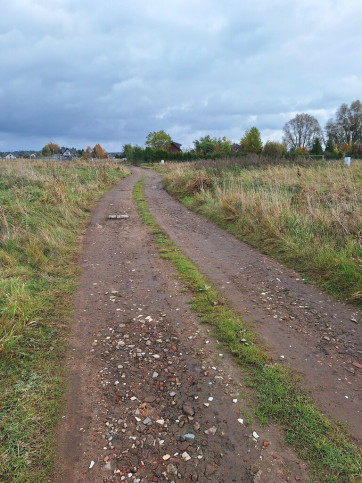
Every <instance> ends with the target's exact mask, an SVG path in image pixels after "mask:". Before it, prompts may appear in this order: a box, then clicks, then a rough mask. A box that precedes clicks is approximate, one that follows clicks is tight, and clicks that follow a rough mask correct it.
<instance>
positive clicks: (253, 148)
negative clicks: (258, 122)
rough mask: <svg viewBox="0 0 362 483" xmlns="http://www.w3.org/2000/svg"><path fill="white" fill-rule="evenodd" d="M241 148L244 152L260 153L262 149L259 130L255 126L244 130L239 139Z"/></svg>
mask: <svg viewBox="0 0 362 483" xmlns="http://www.w3.org/2000/svg"><path fill="white" fill-rule="evenodd" d="M240 145H241V150H242V151H244V153H255V154H260V153H261V151H262V149H263V143H262V142H261V137H260V132H259V129H257V128H256V127H255V126H254V127H252V128H251V129H249V130H247V131H245V134H244V137H243V138H241V141H240Z"/></svg>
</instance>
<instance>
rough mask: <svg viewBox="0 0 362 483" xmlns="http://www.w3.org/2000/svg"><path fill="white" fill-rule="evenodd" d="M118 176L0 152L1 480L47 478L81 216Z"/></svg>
mask: <svg viewBox="0 0 362 483" xmlns="http://www.w3.org/2000/svg"><path fill="white" fill-rule="evenodd" d="M125 175H126V172H125V170H124V169H123V167H121V166H120V165H118V164H115V163H105V162H101V161H96V162H93V163H88V164H86V163H73V162H71V163H70V162H61V163H60V162H53V161H50V162H41V161H40V162H33V161H31V162H29V161H25V160H19V161H6V162H1V161H0V394H1V397H0V481H34V482H35V481H36V482H39V481H48V479H47V472H48V471H49V467H50V465H51V461H52V457H53V452H52V435H53V430H54V424H55V422H56V419H57V414H58V410H59V406H60V404H61V397H62V389H63V374H62V367H63V362H62V358H63V348H62V346H63V343H62V338H63V336H64V334H65V327H67V326H68V324H69V320H70V318H71V306H72V303H71V302H72V294H73V292H74V289H75V286H76V280H77V269H76V256H77V254H78V253H79V252H80V249H81V246H82V245H81V235H82V230H83V227H84V221H85V220H86V219H87V217H88V216H89V211H90V209H91V206H92V203H93V202H94V200H95V199H96V198H98V197H99V196H100V195H101V193H103V192H104V191H105V190H106V189H107V187H109V186H110V185H111V184H114V183H115V182H117V181H118V180H119V179H120V178H121V177H123V176H125Z"/></svg>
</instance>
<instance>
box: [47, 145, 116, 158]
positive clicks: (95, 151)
mask: <svg viewBox="0 0 362 483" xmlns="http://www.w3.org/2000/svg"><path fill="white" fill-rule="evenodd" d="M66 149H67V148H65V147H64V146H63V147H60V146H59V145H58V144H56V143H53V142H50V143H48V144H46V145H45V146H43V148H42V150H41V151H40V152H39V153H38V156H39V157H51V156H53V155H54V154H56V155H57V154H59V155H61V154H62V153H64V151H66ZM72 151H75V153H74V155H76V156H77V157H78V158H81V159H92V158H97V159H105V158H108V155H107V153H106V152H105V150H104V149H103V148H102V146H101V145H100V144H96V145H95V146H94V147H93V148H91V147H90V146H88V147H87V148H86V149H77V150H75V149H74V148H72Z"/></svg>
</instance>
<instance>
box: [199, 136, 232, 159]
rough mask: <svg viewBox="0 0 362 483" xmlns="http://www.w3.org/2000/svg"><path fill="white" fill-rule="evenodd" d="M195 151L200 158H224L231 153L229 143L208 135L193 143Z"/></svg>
mask: <svg viewBox="0 0 362 483" xmlns="http://www.w3.org/2000/svg"><path fill="white" fill-rule="evenodd" d="M194 146H195V151H196V153H197V154H199V155H202V156H210V155H214V154H219V155H221V156H226V155H228V154H230V153H231V142H230V141H229V140H228V139H226V137H225V136H223V137H222V138H216V137H211V136H210V135H209V134H207V135H206V136H202V137H201V138H200V139H196V140H195V141H194Z"/></svg>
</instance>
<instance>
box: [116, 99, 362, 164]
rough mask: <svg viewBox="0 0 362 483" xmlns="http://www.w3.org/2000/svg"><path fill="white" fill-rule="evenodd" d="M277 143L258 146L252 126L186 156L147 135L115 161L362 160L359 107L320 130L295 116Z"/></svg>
mask: <svg viewBox="0 0 362 483" xmlns="http://www.w3.org/2000/svg"><path fill="white" fill-rule="evenodd" d="M283 134H284V136H283V139H282V140H281V141H267V142H266V143H265V144H263V143H262V140H261V136H260V131H259V130H258V129H257V127H255V126H253V127H251V128H250V129H248V130H246V131H245V133H244V135H243V136H242V138H241V139H240V142H239V143H238V144H237V143H232V142H231V141H229V140H228V139H227V138H226V137H225V136H224V137H219V138H217V137H212V136H210V135H205V136H202V137H200V138H199V139H196V140H195V141H193V145H194V147H193V148H192V149H190V150H188V151H186V152H182V153H181V152H169V148H170V146H171V142H172V139H171V136H170V135H169V134H167V133H166V132H165V131H157V132H154V131H153V132H150V133H149V134H148V135H147V138H146V142H145V145H146V147H145V148H143V147H141V146H137V145H136V146H134V145H131V144H125V145H124V146H123V151H122V153H121V154H120V155H119V157H122V158H127V159H128V160H130V161H135V162H153V161H159V160H161V159H164V158H167V160H175V161H191V160H194V159H199V158H219V157H229V156H244V155H247V154H251V153H254V154H263V155H265V156H268V157H274V158H278V157H283V156H284V157H293V156H298V155H311V156H324V157H325V158H334V159H335V158H339V157H343V156H345V155H351V156H357V157H358V156H362V104H361V102H360V101H359V100H356V101H354V102H352V103H351V104H350V106H348V105H347V104H342V105H341V106H340V107H339V108H338V110H337V112H336V115H335V118H334V119H330V120H329V121H328V122H327V124H326V126H325V128H324V130H323V129H322V128H321V126H320V124H319V122H318V120H317V119H316V118H315V117H314V116H312V115H310V114H306V113H302V114H297V115H296V116H295V117H294V118H293V119H291V120H290V121H288V122H287V123H286V124H285V125H284V127H283Z"/></svg>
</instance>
